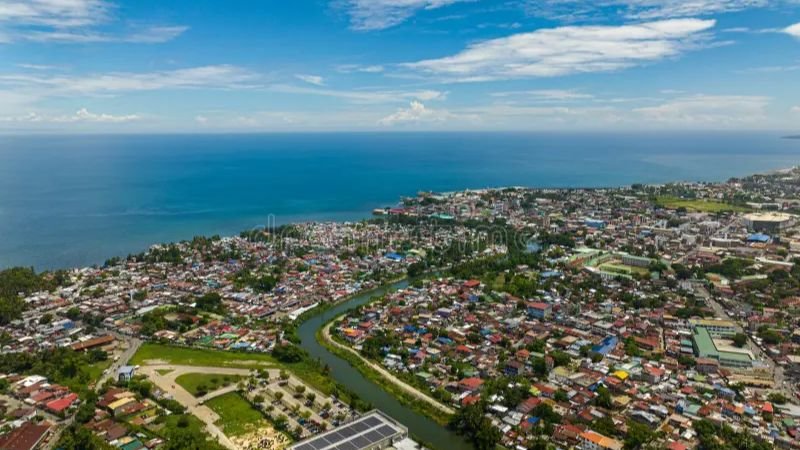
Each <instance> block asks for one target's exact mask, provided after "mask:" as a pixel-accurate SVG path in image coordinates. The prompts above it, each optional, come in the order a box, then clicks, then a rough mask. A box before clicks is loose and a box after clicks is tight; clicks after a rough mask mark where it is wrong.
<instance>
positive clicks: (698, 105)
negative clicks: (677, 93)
mask: <svg viewBox="0 0 800 450" xmlns="http://www.w3.org/2000/svg"><path fill="white" fill-rule="evenodd" d="M769 101H770V99H769V98H768V97H763V96H747V95H693V96H686V97H679V98H676V99H673V100H670V101H667V102H665V103H662V104H660V105H657V106H648V107H643V108H638V109H635V110H634V111H633V112H634V113H635V114H637V115H638V116H639V117H640V118H641V119H644V120H645V121H653V122H659V123H663V124H671V125H681V126H691V127H703V126H723V127H724V126H734V125H742V124H745V125H754V124H757V123H760V122H763V121H764V120H765V119H766V117H767V114H766V108H767V106H768V105H769Z"/></svg>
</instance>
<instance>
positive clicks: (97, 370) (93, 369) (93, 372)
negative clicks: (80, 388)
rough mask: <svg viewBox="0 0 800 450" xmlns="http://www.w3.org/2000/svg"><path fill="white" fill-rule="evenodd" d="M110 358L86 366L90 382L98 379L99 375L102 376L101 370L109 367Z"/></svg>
mask: <svg viewBox="0 0 800 450" xmlns="http://www.w3.org/2000/svg"><path fill="white" fill-rule="evenodd" d="M111 362H112V361H111V359H110V358H109V359H107V360H105V361H100V362H96V363H94V364H89V365H88V366H86V369H87V373H88V374H89V379H90V380H91V382H92V383H94V382H95V381H97V380H99V379H100V377H102V376H103V372H104V371H105V370H106V369H108V368H109V367H111Z"/></svg>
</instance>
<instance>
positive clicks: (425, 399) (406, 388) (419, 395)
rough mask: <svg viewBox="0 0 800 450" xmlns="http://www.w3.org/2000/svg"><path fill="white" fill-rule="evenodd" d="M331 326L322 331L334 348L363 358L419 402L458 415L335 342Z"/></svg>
mask: <svg viewBox="0 0 800 450" xmlns="http://www.w3.org/2000/svg"><path fill="white" fill-rule="evenodd" d="M331 325H333V322H330V323H328V324H327V325H325V327H324V328H323V329H322V338H323V339H325V341H326V342H328V343H330V344H331V345H333V346H335V347H337V348H340V349H342V350H345V351H348V352H350V353H352V354H354V355H355V356H358V357H359V358H361V361H363V362H364V363H366V364H367V365H369V366H370V367H371V368H372V369H374V370H375V371H377V372H378V373H379V374H381V376H383V377H384V378H386V379H387V380H389V381H390V382H391V383H392V384H394V385H395V386H397V387H399V388H400V389H402V390H403V391H405V392H406V393H408V394H411V395H412V396H414V397H415V398H417V399H419V400H422V401H423V402H425V403H428V404H430V405H431V406H433V407H434V408H436V409H438V410H439V411H441V412H444V413H445V414H450V415H452V414H455V413H456V412H455V410H454V409H453V408H450V407H449V406H447V405H444V404H442V403H440V402H439V401H437V400H436V399H434V398H433V397H431V396H429V395H427V394H425V393H424V392H420V391H419V390H418V389H417V388H415V387H413V386H411V385H409V384H407V383H406V382H405V381H403V380H401V379H399V378H397V377H396V376H394V374H392V373H391V372H389V371H388V370H386V369H384V368H383V366H381V365H380V364H376V363H374V362H372V361H369V360H367V359H366V358H364V357H363V356H361V355H360V354H359V353H358V352H357V351H355V350H353V349H352V348H350V347H348V346H346V345H342V344H340V343H338V342H336V341H335V340H333V339H332V338H331Z"/></svg>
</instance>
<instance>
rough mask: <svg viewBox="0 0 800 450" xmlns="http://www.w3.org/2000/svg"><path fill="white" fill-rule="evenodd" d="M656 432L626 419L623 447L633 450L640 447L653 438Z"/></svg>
mask: <svg viewBox="0 0 800 450" xmlns="http://www.w3.org/2000/svg"><path fill="white" fill-rule="evenodd" d="M655 437H656V434H655V433H654V432H653V430H652V429H650V427H648V426H647V425H643V424H641V423H638V422H634V421H632V420H629V421H628V434H627V435H625V448H626V449H627V450H634V449H637V448H641V447H642V446H644V445H646V444H648V443H649V442H650V441H652V440H653V439H655Z"/></svg>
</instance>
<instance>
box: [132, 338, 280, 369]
mask: <svg viewBox="0 0 800 450" xmlns="http://www.w3.org/2000/svg"><path fill="white" fill-rule="evenodd" d="M156 361H157V362H159V363H163V364H175V365H180V366H204V367H233V368H238V369H256V368H261V367H274V366H276V365H277V362H276V361H275V358H273V357H272V356H270V355H268V354H265V353H239V352H225V351H220V350H207V349H200V348H188V347H175V346H171V345H162V344H152V343H145V344H142V346H141V347H139V351H137V352H136V354H135V355H133V358H131V362H130V364H134V365H136V364H140V365H146V364H151V363H152V362H156Z"/></svg>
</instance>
